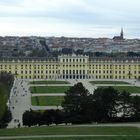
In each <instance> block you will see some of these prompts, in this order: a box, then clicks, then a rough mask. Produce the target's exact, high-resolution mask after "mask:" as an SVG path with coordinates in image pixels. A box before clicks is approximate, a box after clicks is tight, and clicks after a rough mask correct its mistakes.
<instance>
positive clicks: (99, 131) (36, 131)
mask: <svg viewBox="0 0 140 140" xmlns="http://www.w3.org/2000/svg"><path fill="white" fill-rule="evenodd" d="M31 135H118V136H119V135H139V136H140V128H137V127H105V126H104V127H101V126H98V127H94V126H89V127H88V126H79V127H77V126H50V127H31V128H19V129H18V128H14V129H0V136H31ZM131 140H132V139H131Z"/></svg>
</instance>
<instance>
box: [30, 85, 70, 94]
mask: <svg viewBox="0 0 140 140" xmlns="http://www.w3.org/2000/svg"><path fill="white" fill-rule="evenodd" d="M69 88H70V86H33V87H30V91H31V93H64V92H66V91H67V90H68V89H69Z"/></svg>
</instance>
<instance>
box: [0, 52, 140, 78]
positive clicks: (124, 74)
mask: <svg viewBox="0 0 140 140" xmlns="http://www.w3.org/2000/svg"><path fill="white" fill-rule="evenodd" d="M0 71H6V72H8V73H12V74H14V75H15V76H16V77H17V78H20V79H50V80H51V79H140V59H139V58H131V59H130V58H124V59H117V58H93V59H90V58H89V56H83V55H61V56H58V58H57V59H41V58H30V59H29V58H26V59H17V58H16V59H14V58H10V59H1V60H0Z"/></svg>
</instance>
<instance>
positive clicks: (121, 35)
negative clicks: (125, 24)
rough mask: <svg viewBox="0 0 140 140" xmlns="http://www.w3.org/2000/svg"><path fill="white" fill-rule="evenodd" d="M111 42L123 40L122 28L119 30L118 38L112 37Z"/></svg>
mask: <svg viewBox="0 0 140 140" xmlns="http://www.w3.org/2000/svg"><path fill="white" fill-rule="evenodd" d="M113 40H114V41H121V40H124V34H123V28H122V29H121V33H120V36H114V37H113Z"/></svg>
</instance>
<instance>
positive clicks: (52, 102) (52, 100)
mask: <svg viewBox="0 0 140 140" xmlns="http://www.w3.org/2000/svg"><path fill="white" fill-rule="evenodd" d="M63 99H64V97H63V96H36V97H32V98H31V101H32V105H35V106H61V103H62V101H63Z"/></svg>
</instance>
